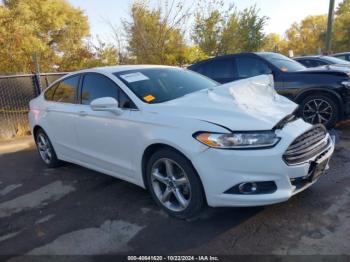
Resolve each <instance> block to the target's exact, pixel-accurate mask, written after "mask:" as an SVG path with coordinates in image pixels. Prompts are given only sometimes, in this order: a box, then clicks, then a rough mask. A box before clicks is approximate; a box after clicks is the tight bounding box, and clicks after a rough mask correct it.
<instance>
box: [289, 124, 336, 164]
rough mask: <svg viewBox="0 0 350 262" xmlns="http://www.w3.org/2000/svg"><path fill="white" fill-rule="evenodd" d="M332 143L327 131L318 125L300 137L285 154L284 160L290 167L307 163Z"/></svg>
mask: <svg viewBox="0 0 350 262" xmlns="http://www.w3.org/2000/svg"><path fill="white" fill-rule="evenodd" d="M330 143H331V140H330V137H329V135H328V133H327V130H326V129H325V128H324V127H323V126H322V125H316V126H314V127H313V128H311V129H310V130H309V131H307V132H305V133H304V134H302V135H300V136H298V137H297V138H296V139H295V140H294V142H293V143H292V144H291V145H290V146H289V147H288V149H287V151H286V152H285V153H284V154H283V160H284V161H285V162H286V163H287V164H289V165H295V164H298V163H302V162H305V161H307V160H308V159H310V158H312V157H314V156H316V155H317V154H319V153H321V152H322V151H323V150H325V149H326V148H327V147H328V146H329V144H330Z"/></svg>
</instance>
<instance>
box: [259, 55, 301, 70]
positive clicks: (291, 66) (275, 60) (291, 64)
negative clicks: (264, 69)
mask: <svg viewBox="0 0 350 262" xmlns="http://www.w3.org/2000/svg"><path fill="white" fill-rule="evenodd" d="M258 55H259V56H261V57H262V58H265V59H266V60H267V61H269V62H270V63H271V64H273V65H274V66H276V67H277V68H279V69H280V70H281V71H283V72H296V71H300V70H305V69H306V67H305V66H303V65H302V64H300V63H298V62H296V61H294V60H292V59H290V58H288V57H286V56H284V55H281V54H271V53H266V54H264V53H260V54H259V53H258Z"/></svg>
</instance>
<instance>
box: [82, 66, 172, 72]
mask: <svg viewBox="0 0 350 262" xmlns="http://www.w3.org/2000/svg"><path fill="white" fill-rule="evenodd" d="M146 68H176V67H174V66H164V65H116V66H104V67H94V68H89V69H84V70H80V71H78V72H75V73H83V72H103V73H116V72H121V71H127V70H135V69H136V70H137V69H146Z"/></svg>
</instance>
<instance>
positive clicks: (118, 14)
mask: <svg viewBox="0 0 350 262" xmlns="http://www.w3.org/2000/svg"><path fill="white" fill-rule="evenodd" d="M68 1H69V2H70V3H71V4H72V5H73V6H75V7H79V8H81V9H82V10H84V11H85V13H86V14H87V15H88V18H89V23H90V27H91V32H92V35H93V36H94V37H96V35H98V36H99V37H100V38H101V39H103V40H105V41H108V39H110V28H109V26H107V25H106V22H105V21H110V22H112V23H113V24H118V23H120V22H119V21H120V19H121V18H128V10H129V8H130V6H131V4H132V2H133V1H132V0H68ZM157 1H160V2H161V1H162V0H157ZM157 1H155V0H153V1H152V0H151V2H153V3H154V2H157ZM225 2H226V3H227V4H228V3H234V4H235V6H236V7H237V8H238V9H244V8H245V7H249V6H251V5H254V4H256V5H257V7H258V8H260V14H261V15H266V16H268V17H270V19H269V21H268V23H267V26H266V29H265V31H266V32H267V33H271V32H275V33H279V34H281V35H283V33H284V32H285V30H286V29H288V27H289V26H290V25H291V24H292V23H293V22H295V21H300V20H301V19H302V18H304V17H306V16H308V15H318V14H326V13H327V12H328V5H329V0H232V1H231V0H230V1H229V0H227V1H225ZM335 2H336V5H335V6H337V5H338V3H339V2H341V0H336V1H335ZM187 3H188V4H191V3H193V1H191V0H189V1H187Z"/></svg>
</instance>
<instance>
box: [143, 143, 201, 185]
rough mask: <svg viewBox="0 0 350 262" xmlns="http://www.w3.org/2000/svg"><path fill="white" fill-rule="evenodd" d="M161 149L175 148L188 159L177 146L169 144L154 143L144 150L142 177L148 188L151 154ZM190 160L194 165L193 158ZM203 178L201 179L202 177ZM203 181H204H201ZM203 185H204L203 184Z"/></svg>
mask: <svg viewBox="0 0 350 262" xmlns="http://www.w3.org/2000/svg"><path fill="white" fill-rule="evenodd" d="M160 149H170V150H173V151H176V152H177V153H179V154H181V155H182V156H184V157H185V158H186V159H188V157H186V156H185V155H184V154H183V153H181V152H180V151H179V150H177V149H176V148H174V147H172V146H169V145H166V144H161V143H157V144H153V145H150V146H148V147H147V148H146V150H145V151H144V153H143V156H142V179H143V182H144V185H145V187H146V188H147V186H148V185H147V182H146V181H147V177H146V168H147V163H148V160H149V159H150V158H151V156H152V155H153V154H154V153H155V152H156V151H158V150H160ZM188 161H189V162H190V163H191V165H192V166H193V164H192V162H191V160H189V159H188ZM193 169H194V170H196V169H195V168H194V167H193ZM200 180H201V179H200ZM201 182H202V181H201ZM202 186H203V185H202Z"/></svg>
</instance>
